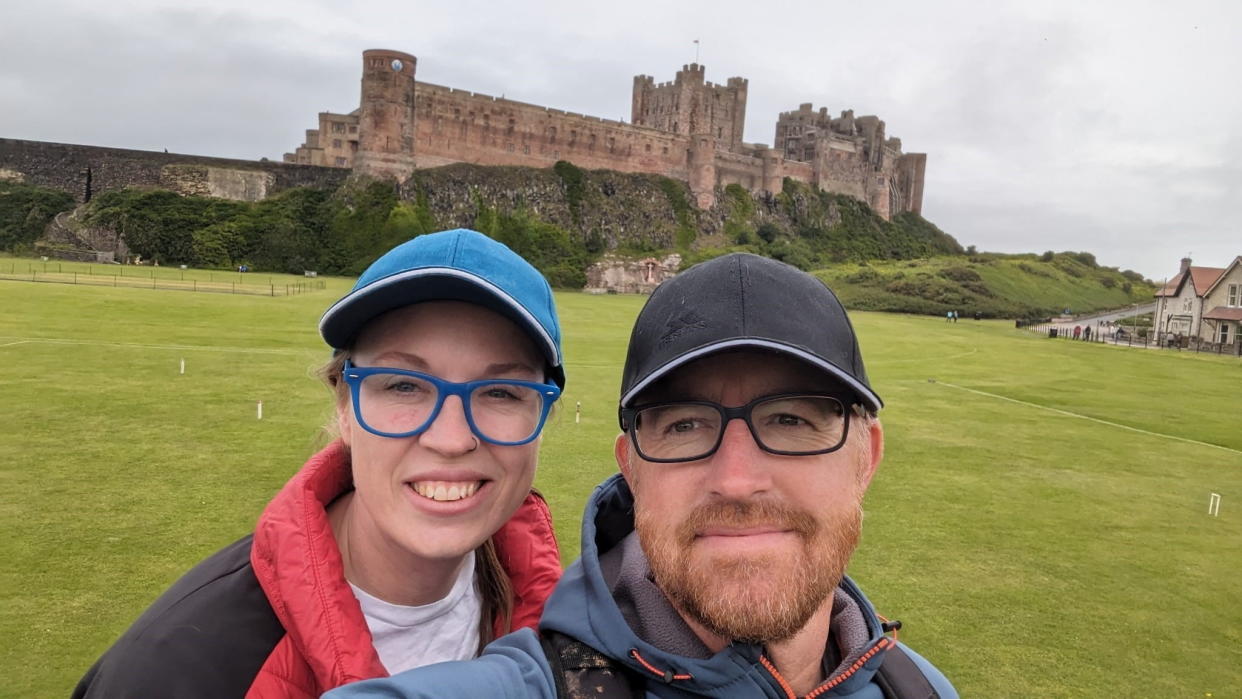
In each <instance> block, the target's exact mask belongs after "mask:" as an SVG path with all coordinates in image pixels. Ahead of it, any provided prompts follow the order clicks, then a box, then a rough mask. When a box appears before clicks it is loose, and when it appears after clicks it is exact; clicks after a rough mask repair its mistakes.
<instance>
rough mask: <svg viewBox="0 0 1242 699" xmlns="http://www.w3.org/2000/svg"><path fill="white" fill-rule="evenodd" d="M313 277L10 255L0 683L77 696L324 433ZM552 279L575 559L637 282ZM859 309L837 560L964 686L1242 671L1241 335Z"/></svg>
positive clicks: (1219, 693) (547, 446)
mask: <svg viewBox="0 0 1242 699" xmlns="http://www.w3.org/2000/svg"><path fill="white" fill-rule="evenodd" d="M5 262H8V260H2V261H0V263H5ZM323 281H325V282H326V284H325V286H326V288H325V289H324V290H321V291H314V292H311V293H304V294H299V295H294V296H287V297H285V296H278V297H275V298H272V297H259V296H243V295H231V294H204V293H197V294H196V293H174V292H171V291H160V290H150V289H138V288H120V287H118V288H111V287H97V286H73V285H64V284H33V283H29V282H18V281H0V307H2V308H4V309H5V311H4V313H3V314H0V361H3V362H4V363H5V366H6V369H7V370H6V371H5V372H4V373H3V374H2V375H0V396H2V397H3V400H2V401H0V454H2V455H3V457H4V458H3V461H2V462H0V493H3V495H0V527H2V528H3V532H4V536H3V538H2V539H0V560H3V562H4V565H3V566H2V567H0V610H2V611H0V636H2V637H3V638H4V639H5V642H4V644H3V646H2V647H0V670H2V672H3V676H4V682H3V684H2V685H0V696H5V697H8V696H12V697H43V696H48V697H51V696H64V695H66V694H67V693H68V691H69V689H70V688H71V687H72V686H73V684H74V683H75V682H76V680H77V678H78V677H79V676H80V675H81V674H82V672H84V671H85V669H86V668H87V667H88V666H89V665H90V663H91V662H93V661H94V659H95V657H96V656H97V655H98V654H99V653H100V652H101V651H102V650H103V649H104V648H106V647H107V646H108V644H109V643H110V642H111V641H112V640H113V639H114V638H115V637H116V636H117V635H118V634H119V633H120V632H121V631H123V630H124V628H125V627H126V626H127V625H128V624H129V623H130V622H131V621H132V620H133V619H134V617H135V616H136V615H137V614H138V613H139V612H140V611H141V610H142V609H143V608H144V607H145V606H146V605H147V604H149V603H150V601H151V600H152V599H154V597H156V596H157V595H158V594H159V593H160V592H161V591H162V590H163V589H164V588H165V587H166V586H167V585H168V584H169V583H170V582H171V581H172V580H174V579H175V578H177V577H178V576H179V575H180V574H181V573H183V572H184V571H185V570H186V569H187V568H189V567H190V566H191V565H192V564H193V563H195V562H196V561H198V560H199V559H201V558H202V557H204V556H206V555H207V554H209V553H211V552H212V551H214V550H216V549H217V548H219V547H220V546H223V545H224V544H227V543H229V542H231V541H233V540H235V539H236V538H238V537H239V536H241V535H242V534H244V533H246V532H248V531H249V530H250V528H251V526H252V525H253V522H254V519H255V517H256V516H257V514H258V513H259V511H260V510H261V509H262V507H263V505H264V504H265V503H266V501H267V500H268V499H269V498H270V497H271V495H272V494H273V493H274V492H275V491H276V490H277V489H278V488H279V487H280V485H281V484H282V483H283V482H284V481H285V480H286V479H287V478H288V477H289V476H290V475H291V474H292V473H293V472H294V471H295V470H296V469H297V468H298V466H299V465H300V464H301V463H302V461H303V460H304V459H305V458H306V456H308V455H309V454H310V453H311V452H312V451H313V450H314V449H315V448H316V447H317V446H318V445H320V444H322V442H323V436H322V434H321V432H320V431H319V426H320V425H322V424H323V423H324V422H325V420H326V419H327V417H328V415H329V403H328V395H327V392H326V390H325V389H324V388H323V387H321V386H320V385H319V384H318V383H317V382H316V381H315V380H314V379H313V378H312V377H311V375H310V372H311V370H312V368H313V367H315V366H317V365H318V364H319V363H321V362H322V361H324V360H326V359H327V357H328V353H327V351H326V350H325V348H324V347H323V346H322V344H321V342H320V340H319V339H318V336H317V334H316V331H315V325H316V321H317V320H318V316H319V314H320V313H321V312H322V311H323V309H324V308H326V307H327V305H328V304H330V303H331V302H332V301H333V300H335V299H336V298H337V297H338V296H339V295H340V294H341V293H343V291H344V290H345V289H347V288H348V286H349V283H350V282H349V281H347V280H340V279H326V280H323ZM559 301H560V304H561V312H562V321H563V324H564V327H565V331H566V341H565V344H566V347H565V349H566V355H567V357H568V373H569V385H568V390H567V392H566V395H565V397H564V400H563V402H562V405H561V408H560V411H559V413H558V414H557V416H556V417H555V419H554V420H553V421H552V423H551V425H550V428H549V430H548V432H547V436H546V439H545V442H544V448H543V455H542V461H541V466H540V472H539V476H538V479H537V485H538V486H539V487H540V488H541V489H542V490H543V491H544V492H545V493H546V494H547V495H548V497H549V499H550V501H551V504H552V507H553V510H554V514H555V516H556V520H557V531H558V534H559V537H560V541H561V545H562V548H563V552H564V555H565V558H566V561H567V562H568V560H571V559H572V558H573V557H574V556H575V555H576V551H577V547H578V524H579V516H580V512H581V507H582V504H583V501H584V499H585V498H586V497H587V495H588V494H589V493H590V491H591V489H592V488H593V487H594V486H595V484H597V483H598V482H599V481H600V480H602V479H603V478H604V477H605V476H607V475H608V474H610V473H611V472H612V471H613V469H614V466H613V464H612V458H611V451H610V450H611V443H612V438H613V436H614V435H615V431H616V421H615V401H616V396H617V387H618V380H619V373H620V365H621V362H622V358H623V354H624V350H625V343H626V339H627V335H628V330H629V326H630V323H631V321H632V319H633V316H634V314H635V313H637V311H638V309H639V307H640V305H641V303H642V301H643V299H642V298H639V297H631V296H587V295H581V294H563V295H560V296H559ZM855 321H856V325H857V327H858V329H859V333H860V336H861V339H862V344H863V347H864V353H865V355H866V357H867V362H868V369H869V371H870V373H871V376H872V380H873V383H874V385H875V386H876V388H877V391H878V392H879V393H880V395H881V396H882V397H883V398H884V399H885V401H886V403H887V407H886V409H885V410H884V411H883V413H882V418H883V421H884V425H885V429H886V434H887V437H888V441H887V457H886V459H885V462H884V463H883V464H882V466H881V469H880V472H879V474H878V475H877V478H876V481H875V483H874V485H873V487H872V490H871V492H870V494H869V496H868V500H867V520H866V525H865V527H864V532H865V534H864V540H863V544H862V547H861V549H860V551H859V553H858V555H857V556H856V558H855V561H854V564H853V566H852V569H851V574H852V575H853V576H854V577H855V578H856V579H857V580H859V581H860V582H861V584H862V585H863V588H864V589H865V590H867V592H868V594H869V595H870V597H871V598H872V600H873V601H874V602H875V603H876V605H877V607H878V608H879V610H880V611H881V613H883V614H885V615H886V616H889V617H893V618H899V619H901V620H903V621H904V622H905V629H904V630H903V631H902V638H903V640H907V641H909V642H910V643H911V644H912V645H913V646H914V647H915V648H917V649H918V650H919V651H921V652H922V653H924V654H925V655H927V656H928V657H929V658H931V659H933V660H934V661H935V662H937V663H938V664H939V665H940V667H941V668H942V669H944V670H945V672H946V673H947V674H948V675H949V677H951V678H952V679H953V680H954V682H955V683H956V684H957V686H958V688H959V690H961V692H962V694H963V695H964V696H967V697H973V696H1014V697H1032V696H1040V697H1061V696H1064V697H1088V696H1089V697H1095V696H1110V697H1111V696H1121V697H1147V696H1177V697H1204V696H1205V695H1207V694H1209V693H1211V694H1212V696H1213V697H1217V698H1219V697H1229V696H1242V576H1239V575H1238V565H1239V563H1240V562H1242V361H1239V360H1238V359H1237V358H1232V359H1231V358H1225V357H1215V356H1197V355H1192V354H1186V353H1167V352H1157V351H1147V350H1138V349H1134V350H1129V349H1125V348H1115V347H1111V346H1102V345H1093V344H1089V343H1068V342H1052V341H1048V340H1046V339H1042V338H1039V337H1037V336H1033V335H1028V334H1024V333H1020V332H1018V331H1015V330H1013V329H1012V328H1011V327H1009V326H1008V324H1005V323H1000V322H996V323H991V322H983V323H978V322H973V321H964V322H962V323H959V324H956V325H946V324H945V323H944V321H943V320H942V319H936V318H926V317H914V316H895V315H882V314H857V315H856V317H855ZM182 359H184V360H185V363H186V373H185V374H184V375H180V374H179V373H178V371H179V366H180V361H181V360H182ZM259 400H262V401H263V406H264V414H263V419H262V420H261V421H260V420H257V419H256V416H255V407H256V406H255V404H256V402H257V401H259ZM577 401H581V403H582V421H581V423H580V424H575V422H574V405H575V403H576V402H577ZM1211 492H1216V493H1221V494H1222V496H1223V499H1222V505H1221V509H1220V516H1219V517H1209V516H1207V514H1206V509H1207V504H1208V496H1209V493H1211Z"/></svg>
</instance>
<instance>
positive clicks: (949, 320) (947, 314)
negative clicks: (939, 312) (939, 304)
mask: <svg viewBox="0 0 1242 699" xmlns="http://www.w3.org/2000/svg"><path fill="white" fill-rule="evenodd" d="M944 322H946V323H952V322H953V311H945V313H944Z"/></svg>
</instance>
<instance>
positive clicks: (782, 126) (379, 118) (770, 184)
mask: <svg viewBox="0 0 1242 699" xmlns="http://www.w3.org/2000/svg"><path fill="white" fill-rule="evenodd" d="M416 62H417V61H416V59H415V57H414V56H411V55H410V54H408V53H402V52H400V51H390V50H385V49H374V50H370V51H364V52H363V54H362V97H361V104H360V106H359V107H358V108H357V109H355V110H353V111H352V112H350V113H348V114H337V113H333V112H320V114H319V128H317V129H308V130H307V131H306V141H305V143H303V144H302V145H300V146H298V148H297V150H296V151H295V152H293V153H286V154H285V155H284V161H285V162H286V163H296V164H302V165H319V166H327V167H336V168H350V169H353V170H355V171H357V172H360V173H362V174H366V175H371V176H378V177H391V178H397V179H400V180H403V179H405V178H408V177H409V176H410V174H411V173H412V172H413V171H414V169H415V168H431V167H437V166H439V165H447V164H450V163H461V162H465V163H475V164H479V165H526V166H531V167H540V168H544V167H550V166H552V165H553V164H555V163H556V162H557V161H558V160H567V161H569V162H572V163H574V164H575V165H577V166H579V167H583V168H587V169H610V170H619V171H622V172H650V173H658V174H661V175H665V176H667V177H671V178H675V179H679V180H683V181H686V182H688V183H689V185H690V190H691V192H692V193H693V194H694V196H695V199H696V201H697V204H698V205H699V207H700V208H706V207H709V206H711V205H712V204H713V203H714V201H715V196H716V195H715V192H716V188H718V187H724V186H725V185H728V184H733V183H736V184H739V185H741V186H743V187H745V188H746V189H748V190H750V191H752V192H759V191H768V192H779V191H781V182H782V180H783V179H784V178H785V177H790V178H793V179H795V180H800V181H803V182H807V183H810V184H812V185H815V186H818V187H820V188H822V189H824V190H827V191H830V192H840V193H843V194H848V195H850V196H853V197H855V198H857V199H860V200H862V201H865V202H867V203H868V204H869V205H870V206H871V208H872V209H874V210H875V211H876V213H878V214H880V215H881V216H883V217H885V218H891V217H892V216H893V215H895V214H898V213H902V212H906V211H912V212H914V213H921V211H922V206H923V173H924V169H925V168H926V165H927V155H926V154H924V153H902V151H901V141H900V139H897V138H887V137H886V135H885V131H884V122H883V121H881V120H880V119H879V118H878V117H874V116H862V117H855V116H854V113H853V111H849V110H847V111H844V112H842V113H841V116H840V117H837V118H833V117H831V116H830V115H829V114H828V110H827V109H826V108H820V109H819V110H818V111H816V110H815V109H814V108H813V107H812V106H811V104H809V103H808V104H802V105H800V106H799V107H798V109H797V110H794V111H789V112H783V113H782V114H781V115H780V117H779V119H778V120H777V122H776V139H775V147H769V146H767V145H764V144H756V143H744V142H743V141H742V129H743V126H744V124H745V121H746V90H747V85H748V81H747V80H746V79H745V78H736V77H735V78H729V79H728V81H727V82H726V83H725V84H724V85H717V84H714V83H710V82H706V81H705V80H704V67H703V66H702V65H699V64H697V63H691V64H690V65H686V66H682V69H681V70H679V71H677V76H676V78H674V80H673V81H672V82H664V83H656V82H655V79H654V78H652V77H651V76H648V75H639V76H635V78H634V91H633V97H632V101H631V112H630V113H631V118H630V122H631V123H625V122H621V121H612V120H608V119H600V118H598V117H591V116H584V115H582V114H574V113H570V112H565V111H562V110H559V109H552V108H549V107H540V106H537V105H533V104H526V103H524V102H517V101H514V100H509V99H504V98H497V97H492V96H490V95H482V94H477V93H473V92H467V91H464V90H456V89H453V88H451V87H444V86H441V85H433V84H431V83H425V82H419V81H417V80H415V79H414V75H415V64H416Z"/></svg>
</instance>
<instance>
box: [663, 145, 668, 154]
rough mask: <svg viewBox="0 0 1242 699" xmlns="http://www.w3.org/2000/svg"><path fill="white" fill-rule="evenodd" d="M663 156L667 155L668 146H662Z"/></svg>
mask: <svg viewBox="0 0 1242 699" xmlns="http://www.w3.org/2000/svg"><path fill="white" fill-rule="evenodd" d="M664 155H668V146H664Z"/></svg>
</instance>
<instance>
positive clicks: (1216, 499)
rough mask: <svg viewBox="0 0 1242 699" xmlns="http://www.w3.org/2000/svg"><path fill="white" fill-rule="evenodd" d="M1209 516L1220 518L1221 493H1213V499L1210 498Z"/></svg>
mask: <svg viewBox="0 0 1242 699" xmlns="http://www.w3.org/2000/svg"><path fill="white" fill-rule="evenodd" d="M1208 514H1210V515H1212V516H1213V517H1219V516H1220V493H1212V497H1210V498H1208Z"/></svg>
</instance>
